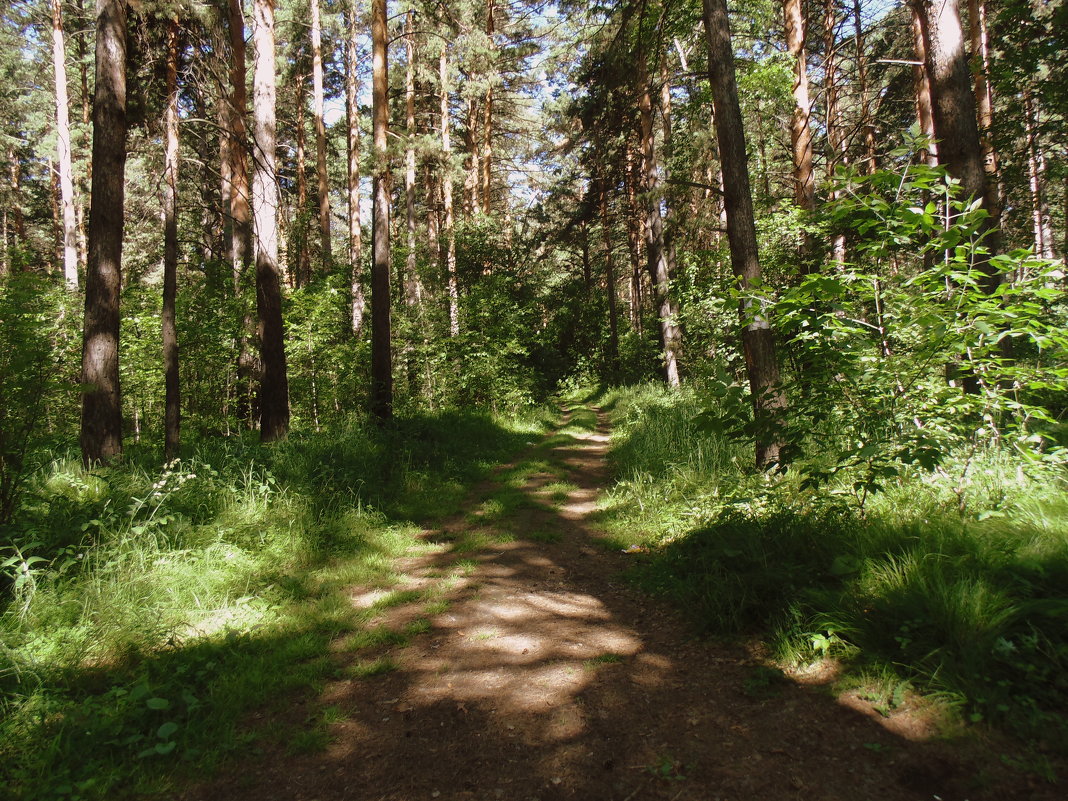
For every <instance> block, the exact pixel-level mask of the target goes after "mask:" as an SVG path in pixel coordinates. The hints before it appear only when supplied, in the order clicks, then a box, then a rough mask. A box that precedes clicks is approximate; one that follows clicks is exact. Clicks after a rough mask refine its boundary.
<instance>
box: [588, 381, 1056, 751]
mask: <svg viewBox="0 0 1068 801" xmlns="http://www.w3.org/2000/svg"><path fill="white" fill-rule="evenodd" d="M699 408H700V405H699V403H698V399H697V397H696V395H695V393H693V392H682V393H673V394H670V395H669V394H668V393H665V392H663V391H661V390H659V389H655V388H640V389H637V390H625V391H619V392H617V393H616V395H615V408H614V412H613V415H614V418H615V421H616V429H615V432H614V449H613V453H612V457H611V460H612V465H613V468H614V470H615V475H616V483H615V485H614V487H613V488H612V490H611V491H610V493H609V500H608V501H607V502H606V503H605V505H604V506H603V508H602V510H601V523H602V525H604V526H605V528H606V529H607V530H608V536H607V540H606V541H608V542H610V543H611V544H612V545H614V546H618V547H621V548H625V547H627V546H628V545H631V544H638V545H642V546H645V547H647V548H648V549H649V552H648V553H638V554H635V556H634V557H633V560H634V561H633V568H632V569H631V571H630V575H631V577H632V579H633V580H634V581H636V582H637V583H638V584H639V585H641V586H642V587H644V588H646V589H648V590H650V591H652V592H656V593H659V594H663V595H666V596H668V597H670V598H672V599H673V600H674V601H675V602H677V603H678V605H679V606H680V607H681V608H683V609H685V610H687V612H688V613H689V614H691V615H692V617H693V620H694V622H695V624H696V625H697V626H698V627H699V628H700V629H701V630H703V631H705V632H707V633H709V634H715V635H729V636H730V635H739V634H747V635H748V634H754V633H759V634H762V635H763V636H764V637H765V638H766V640H767V642H768V643H769V645H770V647H771V649H772V651H773V653H774V654H775V655H776V656H777V658H778V659H779V660H780V662H781V663H782V664H790V665H797V664H803V663H808V662H816V661H819V660H822V659H827V658H830V659H835V660H837V661H839V662H840V663H841V664H842V665H843V667H844V668H845V675H846V676H847V678H849V680H853V681H855V680H858V679H860V680H862V681H865V682H870V681H871V677H872V676H877V677H881V678H880V682H881V683H882V685H883V686H889V687H891V689H890V690H889V691H886V692H883V693H882V694H883V695H886V694H887V693H888V696H887V697H888V699H889V700H887V699H882V698H881V699H880V701H879V704H880V705H882V706H884V707H885V708H887V709H891V708H893V703H892V702H893V700H894V696H895V693H896V694H897V695H900V688H908V689H909V690H910V691H911V690H913V689H915V691H917V692H920V693H924V694H927V695H933V696H937V697H939V698H941V699H943V700H944V701H945V702H948V704H949V706H950V707H956V708H957V709H959V710H960V712H961V714H962V715H964V716H965V718H966V719H969V720H972V721H986V722H990V723H993V724H995V725H996V726H999V727H1001V728H1004V729H1008V730H1010V731H1012V732H1015V733H1016V734H1019V735H1021V736H1022V737H1024V738H1026V739H1033V740H1041V741H1043V742H1045V743H1047V744H1053V743H1061V744H1063V743H1068V722H1066V719H1065V710H1066V709H1068V679H1066V678H1065V676H1068V626H1066V625H1065V621H1066V620H1068V590H1066V588H1068V504H1066V503H1065V501H1064V500H1063V498H1064V489H1065V475H1064V473H1063V472H1062V471H1061V470H1059V469H1057V468H1052V467H1043V466H1042V465H1034V464H1028V463H1022V462H1020V461H1018V460H1016V459H1014V458H1012V457H1011V455H1008V454H1005V453H1001V452H997V451H989V452H979V453H970V454H965V455H963V456H962V457H961V458H960V459H959V460H955V459H954V458H949V459H947V460H946V461H945V462H944V463H943V469H942V472H941V473H921V472H907V471H906V472H905V473H903V474H901V475H900V476H899V477H898V478H897V480H895V481H894V482H893V483H890V484H888V486H886V487H884V489H883V491H882V492H880V493H878V494H876V495H874V496H872V497H871V498H870V499H869V500H868V503H867V508H866V514H865V515H864V516H863V517H861V516H860V515H859V514H858V512H857V510H856V506H855V504H853V503H852V502H851V499H850V497H849V494H848V492H847V491H846V490H847V489H848V488H846V487H843V486H842V485H843V484H844V483H845V482H847V481H848V480H849V479H848V477H845V476H844V477H843V478H842V479H841V480H840V481H839V483H837V484H836V483H832V484H830V485H829V486H828V485H825V486H823V487H821V488H820V489H818V490H812V489H807V488H804V487H802V486H801V482H800V480H799V478H798V477H797V472H799V471H792V472H791V473H789V474H787V475H785V476H782V475H780V476H770V477H769V476H765V475H762V474H759V473H754V472H752V471H751V470H749V469H747V468H744V467H743V466H742V464H743V462H742V460H741V459H740V458H738V452H737V449H736V447H735V446H734V445H732V444H730V443H725V442H719V443H716V442H715V441H714V440H715V437H714V435H712V434H709V433H707V432H704V431H701V430H699V429H698V428H697V427H696V426H695V424H694V423H693V422H692V418H693V417H695V416H696V414H697V412H698V410H699ZM732 454H733V455H732ZM962 476H964V477H965V479H964V480H962V478H961V477H962ZM962 488H963V489H962ZM839 490H842V491H841V492H839ZM962 494H963V495H965V496H966V497H965V499H964V503H963V505H962ZM880 692H882V691H880Z"/></svg>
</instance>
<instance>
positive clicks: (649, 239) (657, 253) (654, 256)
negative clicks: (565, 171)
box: [638, 57, 682, 387]
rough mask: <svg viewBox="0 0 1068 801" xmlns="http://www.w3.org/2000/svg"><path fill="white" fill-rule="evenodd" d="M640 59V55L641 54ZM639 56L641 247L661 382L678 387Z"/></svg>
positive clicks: (649, 112) (648, 105) (648, 104)
mask: <svg viewBox="0 0 1068 801" xmlns="http://www.w3.org/2000/svg"><path fill="white" fill-rule="evenodd" d="M641 58H643V57H641ZM641 58H640V59H639V66H638V80H639V82H640V89H639V92H640V94H639V96H638V112H639V119H640V124H641V146H642V190H643V192H644V193H645V202H646V208H645V219H646V226H645V248H646V253H647V254H648V257H649V261H648V270H649V277H650V279H651V281H652V284H653V295H654V297H655V298H656V305H657V315H658V317H659V318H660V329H659V334H660V347H661V357H662V358H663V360H664V363H663V369H664V381H665V382H666V383H667V385H668V386H670V387H677V386H679V383H680V382H679V363H678V357H679V350H680V347H681V344H682V337H681V333H680V331H679V327H678V322H677V318H678V309H677V308H676V306H675V303H674V299H673V298H672V295H671V287H670V283H671V273H670V269H669V263H668V257H667V248H666V243H665V241H664V220H663V217H662V215H661V213H660V202H661V198H660V195H659V189H660V180H659V176H658V174H657V164H656V150H655V145H654V142H653V103H652V97H651V95H650V93H649V80H648V75H647V74H646V71H645V70H644V69H643V67H642V60H641Z"/></svg>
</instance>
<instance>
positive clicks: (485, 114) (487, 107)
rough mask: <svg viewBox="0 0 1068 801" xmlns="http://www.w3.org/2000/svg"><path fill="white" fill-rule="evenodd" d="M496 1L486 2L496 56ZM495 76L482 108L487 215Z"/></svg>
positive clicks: (490, 209) (487, 210)
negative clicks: (494, 36)
mask: <svg viewBox="0 0 1068 801" xmlns="http://www.w3.org/2000/svg"><path fill="white" fill-rule="evenodd" d="M495 10H496V9H495V6H494V0H486V38H487V39H489V42H490V49H491V51H492V52H493V53H494V56H492V57H491V58H494V60H495V56H496V49H497V47H496V43H495V42H494V40H493V35H494V33H495V32H496V21H495V20H494V12H495ZM492 78H493V76H492V75H491V76H490V79H491V80H490V83H489V86H488V87H487V88H486V99H485V103H484V105H483V106H482V158H481V173H482V175H481V180H482V210H483V211H484V212H485V213H486V214H492V213H493V204H492V200H491V197H492V195H491V193H492V191H493V186H492V180H493V81H492Z"/></svg>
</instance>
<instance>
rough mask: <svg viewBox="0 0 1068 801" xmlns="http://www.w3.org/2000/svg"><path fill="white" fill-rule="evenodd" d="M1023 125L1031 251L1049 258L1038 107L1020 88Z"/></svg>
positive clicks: (1050, 244) (1050, 238)
mask: <svg viewBox="0 0 1068 801" xmlns="http://www.w3.org/2000/svg"><path fill="white" fill-rule="evenodd" d="M1023 99H1024V127H1025V129H1026V130H1027V178H1028V185H1029V187H1030V190H1031V219H1032V223H1033V231H1034V241H1035V255H1037V256H1041V257H1042V258H1043V259H1052V258H1053V228H1052V226H1051V224H1050V213H1049V203H1048V201H1047V199H1046V155H1045V153H1044V152H1043V151H1042V144H1041V142H1039V140H1038V109H1037V108H1036V105H1035V102H1034V99H1033V98H1032V97H1031V93H1030V92H1024V96H1023Z"/></svg>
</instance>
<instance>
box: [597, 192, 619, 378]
mask: <svg viewBox="0 0 1068 801" xmlns="http://www.w3.org/2000/svg"><path fill="white" fill-rule="evenodd" d="M597 202H598V206H599V210H600V213H601V239H602V241H603V242H604V274H605V284H606V286H605V294H606V296H607V298H608V371H609V375H610V377H611V379H612V380H613V381H615V380H617V379H618V377H619V320H618V312H617V310H616V265H615V259H614V258H613V254H612V219H611V217H610V216H609V213H608V180H607V179H606V178H603V177H602V178H601V180H600V181H598V193H597Z"/></svg>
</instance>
